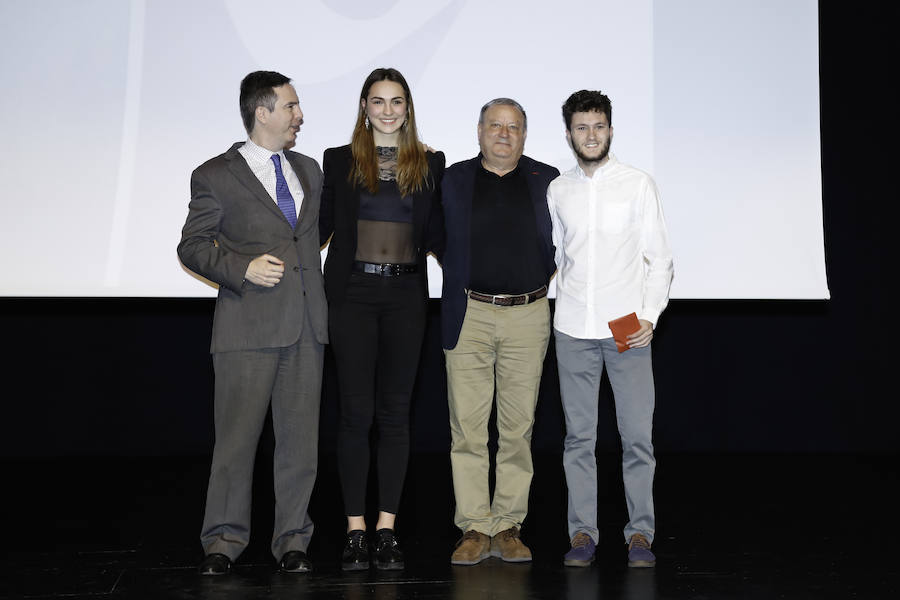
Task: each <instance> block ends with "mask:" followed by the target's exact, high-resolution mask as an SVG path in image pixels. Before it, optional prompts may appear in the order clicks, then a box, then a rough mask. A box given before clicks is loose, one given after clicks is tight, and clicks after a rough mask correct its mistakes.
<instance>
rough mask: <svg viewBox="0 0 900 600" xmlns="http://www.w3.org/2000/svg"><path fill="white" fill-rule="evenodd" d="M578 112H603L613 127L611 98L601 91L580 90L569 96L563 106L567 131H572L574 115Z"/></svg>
mask: <svg viewBox="0 0 900 600" xmlns="http://www.w3.org/2000/svg"><path fill="white" fill-rule="evenodd" d="M577 112H601V113H606V120H607V121H609V124H610V125H612V102H610V101H609V96H607V95H606V94H604V93H603V92H601V91H600V90H596V91H593V90H579V91H577V92H575V93H574V94H572V95H571V96H569V98H568V100H566V102H565V104H563V105H562V114H563V121H565V123H566V129H567V130H571V129H572V115H573V114H575V113H577Z"/></svg>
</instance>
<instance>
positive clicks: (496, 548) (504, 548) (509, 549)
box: [491, 527, 531, 562]
mask: <svg viewBox="0 0 900 600" xmlns="http://www.w3.org/2000/svg"><path fill="white" fill-rule="evenodd" d="M491 556H496V557H498V558H502V559H503V560H504V561H506V562H530V561H531V550H529V549H528V546H526V545H525V544H523V543H522V540H520V539H519V528H518V527H510V528H509V529H507V530H505V531H501V532H500V533H498V534H497V535H495V536H494V537H493V538H491Z"/></svg>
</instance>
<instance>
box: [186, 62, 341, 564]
mask: <svg viewBox="0 0 900 600" xmlns="http://www.w3.org/2000/svg"><path fill="white" fill-rule="evenodd" d="M240 110H241V117H242V118H243V121H244V127H245V128H246V130H247V133H248V136H249V137H248V139H247V141H246V142H238V143H236V144H234V145H233V146H232V147H231V148H230V149H229V150H228V151H227V152H225V153H224V154H221V155H219V156H217V157H215V158H213V159H210V160H208V161H207V162H205V163H203V164H202V165H200V166H199V167H198V168H197V169H196V170H195V171H194V173H193V174H192V175H191V202H190V205H189V210H188V216H187V220H186V221H185V224H184V229H183V230H182V237H181V243H179V245H178V256H179V257H180V258H181V261H182V262H183V263H184V265H185V266H186V267H187V268H189V269H190V270H192V271H194V272H195V273H198V274H199V275H202V276H203V277H205V278H207V279H209V280H210V281H213V282H215V283H217V284H218V285H219V295H218V300H217V301H216V312H215V317H214V320H213V331H212V346H211V352H212V356H213V366H214V368H215V375H216V383H215V418H214V420H215V432H216V443H215V448H214V450H213V459H212V468H211V470H210V477H209V488H208V491H207V497H206V514H205V516H204V519H203V529H202V531H201V534H200V541H201V543H202V545H203V550H204V552H205V553H206V557H205V558H204V560H203V562H202V563H201V564H200V567H199V572H200V573H201V574H203V575H224V574H226V573H228V572H229V571H230V570H231V564H232V561H234V560H236V559H237V557H238V555H240V553H241V552H242V551H243V549H244V548H245V547H246V546H247V542H248V541H249V539H250V500H251V484H252V481H253V462H254V457H255V455H256V447H257V443H258V441H259V436H260V433H261V431H262V428H263V424H264V421H265V418H266V413H267V410H268V408H269V406H270V403H271V408H272V422H273V426H274V432H275V453H274V462H275V465H274V472H275V475H274V480H275V531H274V533H273V536H272V553H273V555H274V556H275V558H276V560H279V567H280V569H281V570H282V571H285V572H305V571H309V570H310V569H311V564H310V561H309V559H308V558H307V556H306V549H307V547H308V545H309V540H310V537H311V536H312V531H313V524H312V521H311V520H310V518H309V515H308V514H307V507H308V505H309V497H310V494H311V492H312V489H313V483H314V482H315V478H316V464H317V444H318V426H319V402H320V394H321V386H322V357H323V344H325V343H327V341H328V339H327V335H328V334H327V314H326V312H327V304H326V302H325V291H324V288H323V285H322V271H321V267H320V263H319V233H318V217H319V196H320V190H321V186H322V171H321V169H320V168H319V165H318V163H316V161H315V160H313V159H312V158H309V157H307V156H304V155H302V154H298V153H295V152H291V151H289V150H284V148H290V147H292V146H293V145H294V141H295V139H296V136H297V133H298V132H299V131H300V125H301V124H302V123H303V113H302V112H301V110H300V106H299V102H298V99H297V92H296V91H295V90H294V87H293V86H292V85H291V84H290V79H288V78H287V77H285V76H284V75H281V74H279V73H274V72H271V71H256V72H254V73H250V74H249V75H247V76H246V77H245V78H244V80H243V81H242V82H241V92H240Z"/></svg>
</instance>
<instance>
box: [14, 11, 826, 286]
mask: <svg viewBox="0 0 900 600" xmlns="http://www.w3.org/2000/svg"><path fill="white" fill-rule="evenodd" d="M817 10H818V9H817V2H816V0H790V1H787V2H786V1H784V0H759V1H756V2H746V1H743V0H658V1H656V2H653V1H650V0H643V1H642V0H627V1H626V0H621V1H613V0H589V1H573V0H557V1H556V2H551V3H548V2H544V1H537V0H515V1H474V0H429V1H425V0H393V1H391V0H385V1H383V2H377V3H372V2H362V1H357V0H302V1H301V0H297V1H292V2H282V3H277V4H266V3H260V2H251V1H245V0H192V1H184V0H130V1H126V0H79V1H72V0H41V1H26V0H20V1H16V0H0V46H2V52H0V62H2V70H0V72H2V75H3V93H2V94H0V103H2V110H0V119H2V124H3V128H2V131H3V133H4V135H5V137H6V139H5V140H4V141H5V146H6V149H5V152H4V157H3V160H2V161H0V181H2V188H0V189H2V201H0V219H2V236H0V254H2V257H3V259H2V260H3V276H2V277H0V296H6V297H203V296H212V295H214V294H215V288H214V287H212V286H211V285H209V284H208V283H206V282H203V281H202V280H200V279H199V278H196V277H192V276H191V275H190V274H188V273H187V272H186V271H185V270H184V269H183V268H182V267H181V265H180V263H179V262H178V258H177V256H176V253H175V247H176V245H177V243H178V241H179V238H180V231H181V226H182V225H183V223H184V218H185V216H186V214H187V204H188V200H189V187H188V183H189V179H190V174H191V171H192V170H193V169H194V168H195V167H196V166H197V165H199V164H200V163H202V162H203V161H205V160H206V159H208V158H210V157H212V156H214V155H216V154H219V153H221V152H224V151H225V150H226V149H227V148H228V147H229V146H230V145H231V144H232V143H233V142H235V141H239V140H243V139H245V138H246V134H245V132H244V130H243V128H242V126H241V121H240V117H239V114H238V108H237V98H238V85H239V82H240V80H241V78H242V77H243V76H244V75H245V74H246V73H248V72H250V71H254V70H258V69H265V70H276V71H280V72H282V73H284V74H285V75H287V76H289V77H291V78H292V79H293V81H294V84H295V86H296V88H297V90H298V93H299V96H300V102H301V107H302V109H303V112H304V114H305V123H304V125H303V129H302V131H301V133H300V137H299V138H298V144H297V147H296V148H295V150H298V151H300V152H303V153H305V154H308V155H310V156H312V157H314V158H316V160H319V161H321V157H322V152H323V150H324V149H325V148H327V147H330V146H339V145H342V144H345V143H347V142H348V141H349V136H350V132H351V129H352V126H353V122H354V118H355V114H356V107H357V102H358V100H357V98H358V95H359V89H360V86H361V85H362V82H363V79H364V78H365V76H366V75H367V74H368V73H369V72H370V71H371V69H373V68H374V67H378V66H393V67H396V68H398V69H399V70H400V71H402V72H403V73H404V75H405V76H406V78H407V79H408V81H409V82H410V86H411V88H412V92H413V97H414V100H415V103H416V109H417V119H418V125H419V129H420V132H421V136H422V138H423V140H424V141H426V142H427V143H428V144H429V145H431V146H433V147H434V148H437V149H440V150H443V151H444V152H445V153H446V156H447V161H448V163H451V162H456V161H459V160H464V159H467V158H470V157H472V156H475V154H476V153H477V151H478V146H477V139H476V133H475V126H476V122H477V117H478V111H479V109H480V107H481V105H482V104H483V103H484V102H486V101H487V100H490V99H492V98H495V97H498V96H509V97H512V98H515V99H516V100H518V101H519V102H521V103H522V104H523V105H524V107H525V109H526V111H527V112H528V125H529V127H528V137H527V141H526V145H525V152H526V154H528V155H529V156H532V157H533V158H536V159H538V160H541V161H544V162H547V163H550V164H552V165H555V166H556V167H558V168H559V169H560V170H566V169H568V168H570V167H571V166H572V164H574V158H573V156H572V153H571V151H570V150H569V148H568V146H567V145H566V142H565V136H564V127H563V123H562V118H561V115H560V106H561V104H562V103H563V101H564V100H565V98H566V97H567V96H568V95H569V94H570V93H571V92H573V91H576V90H579V89H584V88H588V89H600V90H602V91H603V92H604V93H607V94H608V95H609V96H610V98H611V99H612V102H613V126H614V129H615V139H614V141H613V145H612V151H613V152H614V153H615V154H616V155H617V156H618V158H619V159H620V160H621V161H623V162H626V163H629V164H632V165H634V166H637V167H639V168H641V169H643V170H645V171H648V172H649V173H651V174H652V175H653V176H654V177H655V178H656V181H657V184H658V186H659V189H660V191H661V195H662V200H663V206H664V210H665V213H666V218H667V221H668V224H669V234H670V238H671V243H672V248H673V252H674V256H675V280H674V283H673V287H672V297H673V298H703V299H718V298H722V299H728V298H743V299H823V298H827V297H828V288H827V282H826V277H825V261H824V241H823V232H822V200H821V166H820V146H819V87H818V69H819V64H818V26H817V19H818V14H817ZM429 260H430V263H429V276H430V286H431V294H432V296H439V295H440V282H441V280H440V267H439V266H438V265H437V263H436V262H435V261H433V259H429Z"/></svg>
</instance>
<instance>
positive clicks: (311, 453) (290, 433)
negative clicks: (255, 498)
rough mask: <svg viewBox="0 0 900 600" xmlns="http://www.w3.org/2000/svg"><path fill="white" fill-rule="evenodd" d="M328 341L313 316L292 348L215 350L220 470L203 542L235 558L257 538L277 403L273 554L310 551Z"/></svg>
mask: <svg viewBox="0 0 900 600" xmlns="http://www.w3.org/2000/svg"><path fill="white" fill-rule="evenodd" d="M322 358H323V347H322V344H320V343H318V342H317V341H316V340H315V339H314V334H313V332H312V327H311V326H310V324H309V322H308V321H307V323H306V327H304V331H303V333H302V334H301V336H300V339H299V340H298V341H297V342H296V343H295V344H293V345H292V346H288V347H286V348H262V349H259V350H246V351H238V352H218V353H216V354H214V355H213V365H214V367H215V373H216V383H215V394H216V397H215V429H216V444H215V448H214V449H213V459H212V468H211V469H210V475H209V487H208V489H207V495H206V513H205V515H204V518H203V528H202V531H201V533H200V542H201V544H202V545H203V549H204V551H205V552H206V554H211V553H213V552H218V553H220V554H224V555H226V556H228V557H229V558H231V559H232V560H235V559H236V558H237V557H238V555H240V553H241V552H242V551H243V549H244V548H245V547H246V546H247V543H248V542H249V540H250V501H251V495H252V493H251V492H252V486H253V463H254V459H255V457H256V447H257V444H258V442H259V436H260V434H261V433H262V429H263V424H264V422H265V418H266V412H267V411H268V408H269V403H270V401H271V405H272V424H273V429H274V432H275V456H274V463H275V464H274V485H275V527H274V532H273V535H272V554H273V555H274V556H275V559H276V560H278V559H280V558H281V557H282V556H283V555H284V553H285V552H288V551H291V550H302V551H306V548H307V546H308V545H309V541H310V538H311V537H312V532H313V523H312V520H311V519H310V518H309V515H308V514H307V507H308V506H309V498H310V495H311V494H312V489H313V484H314V483H315V481H316V468H317V463H318V437H319V436H318V433H319V405H320V400H321V390H322Z"/></svg>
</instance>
